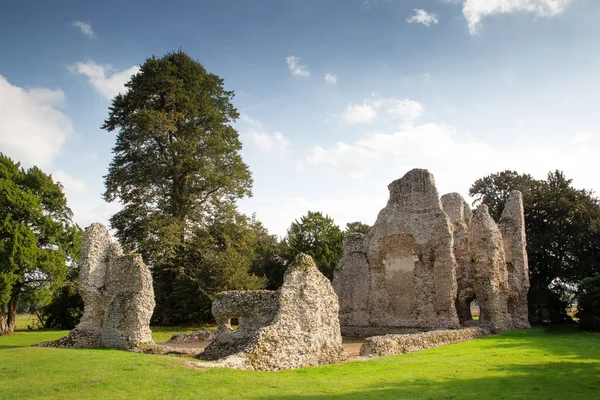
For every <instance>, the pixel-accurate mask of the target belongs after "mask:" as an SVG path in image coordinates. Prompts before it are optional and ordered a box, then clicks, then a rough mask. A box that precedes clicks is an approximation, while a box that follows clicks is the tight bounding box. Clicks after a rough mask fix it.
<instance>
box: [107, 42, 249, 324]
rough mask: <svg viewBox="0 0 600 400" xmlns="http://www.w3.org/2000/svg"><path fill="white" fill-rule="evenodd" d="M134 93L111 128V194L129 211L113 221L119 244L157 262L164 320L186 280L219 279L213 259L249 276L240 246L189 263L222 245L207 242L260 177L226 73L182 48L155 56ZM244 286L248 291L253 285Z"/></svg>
mask: <svg viewBox="0 0 600 400" xmlns="http://www.w3.org/2000/svg"><path fill="white" fill-rule="evenodd" d="M126 87H127V89H128V90H127V92H126V93H124V94H119V95H117V96H116V97H115V98H114V100H113V102H112V107H111V108H110V113H109V116H108V118H107V120H106V121H105V123H104V125H103V128H104V129H106V130H108V131H109V132H111V131H117V132H118V134H117V139H116V145H115V147H114V149H113V152H114V158H113V160H112V162H111V164H110V167H109V171H108V175H107V176H106V177H105V184H106V192H105V194H104V197H105V199H106V200H107V201H115V200H119V201H120V202H121V203H122V204H123V206H124V207H123V209H122V210H121V211H119V212H118V213H116V214H115V215H114V216H113V217H112V218H111V219H110V222H111V225H112V227H113V228H114V229H115V231H116V236H117V238H118V239H119V240H120V242H121V243H122V244H123V245H124V246H125V247H126V248H127V249H128V250H130V251H136V252H139V253H141V254H142V256H143V258H144V259H145V260H146V262H148V263H149V264H150V266H151V268H152V272H153V276H154V284H155V292H156V295H157V311H158V312H157V313H155V316H158V317H157V318H158V319H160V318H161V317H160V315H161V314H162V315H164V316H165V318H166V316H168V314H169V313H171V312H175V311H176V310H175V308H174V307H177V306H176V305H175V304H173V303H172V302H171V301H170V298H171V293H173V292H175V291H177V290H180V287H181V286H185V285H183V283H182V282H183V281H182V279H184V281H185V282H187V283H188V284H190V285H192V283H193V280H194V279H196V280H197V279H204V278H205V279H211V277H208V276H206V275H200V271H201V270H202V268H205V267H206V268H208V267H207V265H208V264H207V263H210V262H212V264H211V265H213V266H214V268H213V269H214V270H216V269H219V268H225V265H226V266H227V268H229V267H231V268H234V267H235V268H237V271H238V272H240V273H242V274H246V275H247V274H248V271H247V263H245V262H239V260H237V259H236V258H235V257H234V256H233V255H231V254H230V252H229V251H230V250H231V249H232V247H227V249H229V250H224V248H221V250H222V251H221V252H220V253H218V256H219V257H218V260H213V261H210V262H209V260H208V254H209V253H210V254H217V253H211V252H209V253H207V254H206V257H205V258H204V259H203V260H204V261H203V262H205V263H204V264H202V265H192V264H190V263H189V258H190V257H191V255H190V254H193V253H194V251H193V249H195V248H197V246H209V247H210V246H213V244H214V243H212V242H211V240H213V239H214V240H215V241H217V242H218V239H217V238H213V239H210V240H209V239H207V238H206V235H207V234H209V233H210V232H215V229H216V228H215V227H214V226H213V225H214V224H216V223H217V222H216V221H224V220H227V219H228V221H229V222H231V223H233V222H234V221H236V219H237V218H238V215H237V211H236V210H235V201H236V200H237V199H239V198H241V197H243V196H247V195H251V186H252V178H251V174H250V171H249V170H248V166H247V165H246V164H245V163H244V162H243V160H242V158H241V155H240V150H241V148H242V145H241V143H240V141H239V137H238V133H237V131H236V130H235V129H234V128H233V127H232V126H231V123H232V122H233V121H235V119H236V118H238V112H237V110H236V109H235V107H234V106H233V104H232V98H233V95H234V94H233V92H231V91H227V90H225V89H224V86H223V80H222V79H221V78H219V77H218V76H217V75H214V74H211V73H208V72H207V71H206V70H205V69H204V67H203V66H202V65H201V64H200V63H198V62H197V61H194V60H193V59H191V58H190V57H189V56H188V55H186V54H185V53H184V52H182V51H177V52H173V53H169V54H166V55H165V56H164V57H161V58H157V57H152V58H149V59H148V60H146V62H145V63H144V64H143V65H142V66H141V68H140V72H139V73H138V74H136V75H135V76H133V77H132V78H131V80H130V81H129V82H128V83H127V84H126ZM214 248H215V247H214V246H213V247H212V249H214ZM198 251H200V252H202V251H203V250H202V248H200V250H198ZM236 254H238V253H237V252H236ZM238 255H239V254H238ZM215 257H216V256H215ZM211 271H212V270H211ZM230 272H231V271H230ZM207 273H211V272H210V271H209V272H207ZM230 276H232V277H239V274H231V275H230ZM202 277H204V278H202ZM246 278H248V277H247V276H245V277H244V278H243V279H242V278H240V279H241V281H243V280H244V279H246ZM241 281H240V286H241V287H240V288H243V287H245V286H247V285H246V284H245V283H242V282H241ZM204 283H207V282H204ZM174 285H175V286H174ZM177 285H179V287H177ZM188 286H189V285H188ZM192 286H193V285H192ZM209 286H210V285H209ZM193 287H196V288H200V286H198V285H196V286H193ZM222 287H228V288H234V287H236V286H235V285H229V286H227V285H225V286H222ZM192 301H193V300H192ZM170 304H172V305H170ZM199 318H200V317H199ZM155 320H156V318H155Z"/></svg>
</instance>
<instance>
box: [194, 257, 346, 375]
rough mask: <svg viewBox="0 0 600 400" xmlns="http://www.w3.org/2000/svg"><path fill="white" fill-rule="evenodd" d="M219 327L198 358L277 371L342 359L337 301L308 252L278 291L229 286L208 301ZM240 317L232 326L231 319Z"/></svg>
mask: <svg viewBox="0 0 600 400" xmlns="http://www.w3.org/2000/svg"><path fill="white" fill-rule="evenodd" d="M212 311H213V316H214V317H215V318H216V320H217V322H218V324H219V329H218V331H217V333H216V334H215V336H214V340H213V342H212V343H211V344H210V345H209V346H207V348H206V349H205V351H204V353H203V354H201V355H200V356H199V357H200V358H203V359H207V360H219V361H220V363H221V364H222V365H225V366H229V367H234V368H241V369H256V370H266V371H274V370H282V369H292V368H299V367H305V366H312V365H321V364H330V363H335V362H340V361H343V360H344V359H345V358H346V354H345V352H344V350H343V347H342V337H341V334H340V326H339V320H338V311H339V306H338V300H337V296H336V295H335V292H334V291H333V288H332V287H331V284H330V283H329V280H328V279H327V278H326V277H325V276H323V274H321V273H320V272H319V270H318V269H317V267H316V265H315V263H314V261H313V260H312V258H311V257H310V256H307V255H305V254H300V255H299V256H298V257H296V260H295V261H294V262H293V263H292V264H291V265H290V266H289V267H288V269H287V271H286V273H285V276H284V282H283V286H282V287H281V288H280V289H279V290H277V291H244V292H241V291H232V292H223V293H221V294H219V295H218V296H217V297H216V298H215V300H214V301H213V307H212ZM235 317H237V318H239V326H238V329H237V330H235V331H234V330H232V329H231V326H230V319H231V318H235Z"/></svg>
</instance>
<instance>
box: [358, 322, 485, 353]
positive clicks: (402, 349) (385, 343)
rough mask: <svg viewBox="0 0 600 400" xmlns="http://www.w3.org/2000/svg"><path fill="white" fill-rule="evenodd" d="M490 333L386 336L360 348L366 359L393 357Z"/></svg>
mask: <svg viewBox="0 0 600 400" xmlns="http://www.w3.org/2000/svg"><path fill="white" fill-rule="evenodd" d="M489 335H490V332H489V331H487V330H485V329H480V328H463V329H446V330H436V331H430V332H422V333H416V334H412V335H384V336H373V337H369V338H367V339H365V342H364V343H363V345H362V347H361V348H360V355H361V356H364V357H374V356H391V355H394V354H404V353H412V352H415V351H420V350H425V349H431V348H433V347H439V346H445V345H447V344H452V343H460V342H466V341H468V340H472V339H479V338H482V337H485V336H489Z"/></svg>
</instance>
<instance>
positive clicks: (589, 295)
mask: <svg viewBox="0 0 600 400" xmlns="http://www.w3.org/2000/svg"><path fill="white" fill-rule="evenodd" d="M577 308H578V312H577V317H578V318H579V326H580V328H581V329H583V330H588V331H600V274H598V275H596V276H594V277H588V278H585V279H583V280H582V281H581V285H580V286H579V292H578V293H577Z"/></svg>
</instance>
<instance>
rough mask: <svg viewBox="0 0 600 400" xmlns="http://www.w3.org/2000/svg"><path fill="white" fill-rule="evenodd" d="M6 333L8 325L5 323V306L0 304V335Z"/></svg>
mask: <svg viewBox="0 0 600 400" xmlns="http://www.w3.org/2000/svg"><path fill="white" fill-rule="evenodd" d="M4 335H8V325H7V323H6V306H5V305H4V304H0V336H4Z"/></svg>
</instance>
